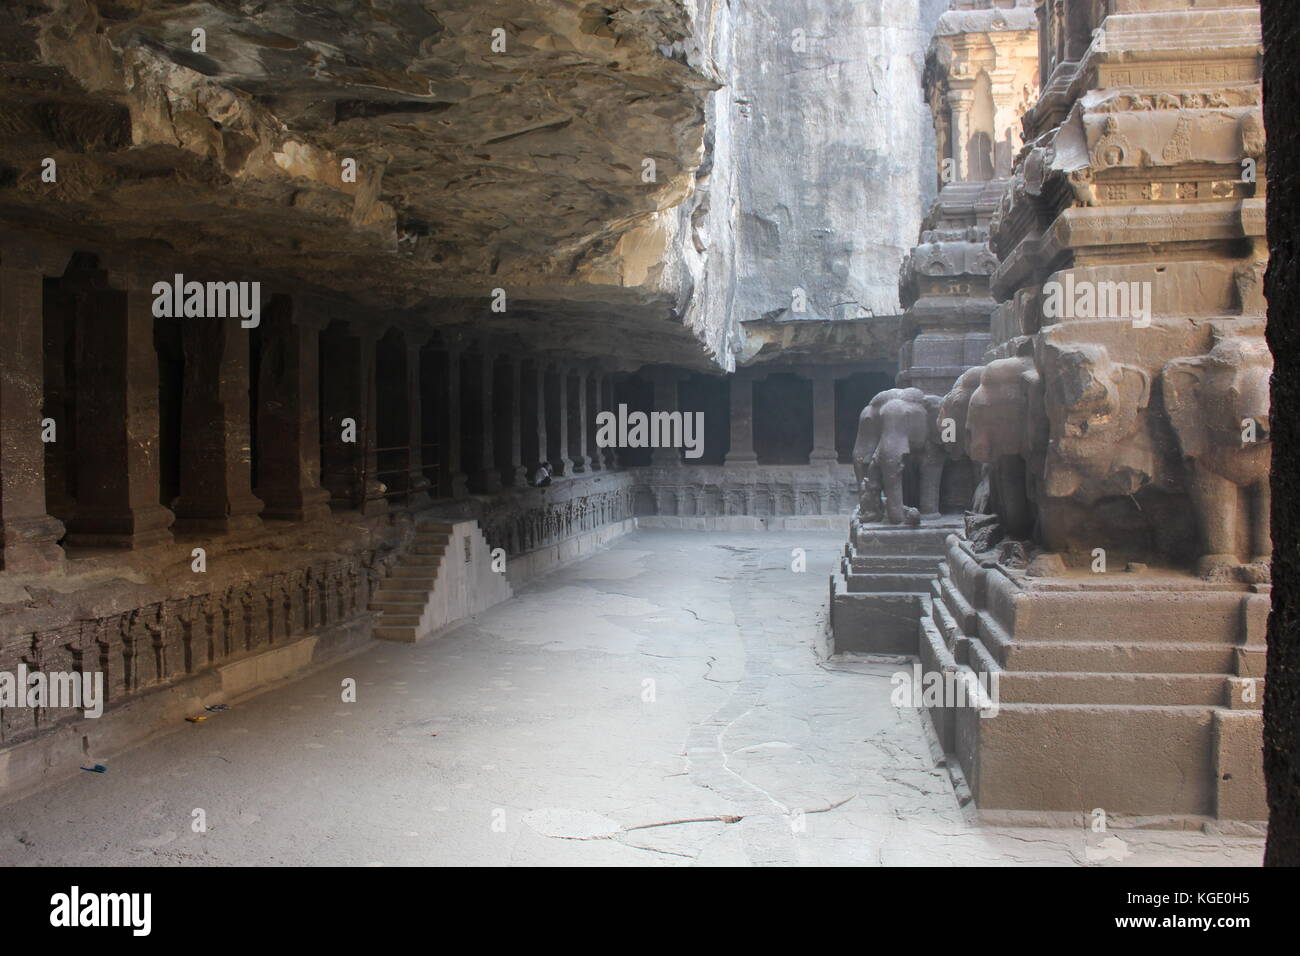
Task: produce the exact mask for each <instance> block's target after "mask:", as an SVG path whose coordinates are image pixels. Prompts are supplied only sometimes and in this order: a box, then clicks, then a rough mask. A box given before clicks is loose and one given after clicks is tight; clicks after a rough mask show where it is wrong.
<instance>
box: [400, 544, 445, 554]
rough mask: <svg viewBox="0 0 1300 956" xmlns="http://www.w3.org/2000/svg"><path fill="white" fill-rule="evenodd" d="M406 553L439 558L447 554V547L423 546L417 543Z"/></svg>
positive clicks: (436, 545) (439, 545)
mask: <svg viewBox="0 0 1300 956" xmlns="http://www.w3.org/2000/svg"><path fill="white" fill-rule="evenodd" d="M407 553H408V554H428V555H434V556H436V557H439V558H441V557H442V556H443V555H444V554H446V553H447V546H446V545H445V544H424V543H423V542H420V541H417V542H415V543H414V544H412V545H411V550H410V551H409V552H407Z"/></svg>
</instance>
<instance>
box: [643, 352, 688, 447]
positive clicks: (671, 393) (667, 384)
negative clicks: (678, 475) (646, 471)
mask: <svg viewBox="0 0 1300 956" xmlns="http://www.w3.org/2000/svg"><path fill="white" fill-rule="evenodd" d="M651 380H652V382H653V383H654V410H655V411H656V412H675V411H677V377H676V374H675V373H674V372H673V371H672V370H671V369H664V368H660V369H655V371H654V374H653V376H652V379H651ZM681 463H682V455H681V449H679V448H654V449H651V451H650V464H652V465H660V466H664V465H667V466H673V465H680V464H681Z"/></svg>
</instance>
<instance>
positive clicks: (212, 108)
mask: <svg viewBox="0 0 1300 956" xmlns="http://www.w3.org/2000/svg"><path fill="white" fill-rule="evenodd" d="M718 17H719V13H718V11H717V10H715V9H714V5H713V4H711V3H703V4H695V3H690V4H687V3H682V2H673V0H630V2H623V3H619V4H617V5H616V6H615V7H611V8H605V7H602V6H600V5H598V4H582V3H561V2H526V0H521V2H515V3H505V4H497V5H495V7H494V9H493V10H492V11H491V12H490V13H488V12H485V11H484V10H483V9H482V5H481V4H478V3H476V2H471V0H462V2H455V0H453V2H449V3H439V4H437V5H436V10H435V9H434V8H433V5H427V4H418V3H381V4H368V3H367V4H362V3H356V2H352V0H329V2H323V3H316V4H311V5H304V4H279V3H276V4H266V3H229V2H211V3H192V4H186V5H184V6H180V7H178V6H176V5H174V4H169V3H162V2H150V0H146V2H142V3H136V4H128V5H124V4H118V3H83V2H74V3H62V2H53V0H52V2H51V3H50V4H48V5H47V6H46V7H44V8H43V7H42V5H40V4H29V5H23V6H18V7H14V6H9V7H7V8H6V10H4V11H3V12H2V13H0V33H2V34H3V38H4V43H5V48H6V52H7V57H6V59H7V60H9V61H11V66H10V68H9V69H8V70H6V72H5V75H4V77H3V80H0V98H2V99H3V103H4V109H3V113H4V120H3V129H2V132H3V134H4V135H3V136H2V137H0V139H2V140H3V147H0V148H2V150H3V151H2V152H0V168H2V169H3V173H2V175H0V184H3V187H2V193H0V211H3V213H4V214H5V215H6V216H7V217H8V218H10V219H11V220H23V219H26V220H27V221H29V222H30V223H31V224H32V225H40V226H45V227H49V228H51V229H52V230H54V231H58V230H59V228H60V225H61V224H64V223H68V222H83V223H89V222H94V223H96V229H95V231H94V233H93V235H92V234H90V233H89V232H88V233H87V238H95V237H98V238H100V239H101V240H104V241H107V240H113V241H116V242H119V243H120V242H123V241H125V242H143V243H148V244H151V245H152V252H153V256H152V258H154V259H155V260H161V259H162V258H164V257H166V256H168V255H171V256H175V257H176V258H178V259H179V258H184V259H187V260H192V259H199V260H202V261H205V262H210V263H212V265H213V268H214V270H217V271H220V272H221V273H222V275H223V276H224V275H228V274H237V275H245V274H250V273H253V272H254V271H255V272H256V276H250V277H256V278H261V279H263V280H266V281H279V282H281V283H282V284H284V285H285V286H293V287H296V288H303V287H308V288H312V287H315V288H318V289H320V290H321V291H325V292H331V293H345V294H346V295H347V296H348V297H349V298H351V299H353V300H355V301H357V302H359V303H364V304H365V305H367V306H369V307H371V308H374V307H378V308H382V309H404V310H407V309H417V310H424V311H427V312H430V313H433V314H436V317H437V318H442V319H445V318H446V317H447V316H449V315H450V316H457V315H460V316H462V317H465V316H468V317H478V316H479V314H480V313H482V314H484V315H485V316H487V317H490V313H488V311H487V303H488V302H489V299H490V297H491V294H492V291H493V290H494V289H496V288H502V289H505V290H506V292H507V294H508V296H509V301H510V310H509V311H508V312H507V313H505V315H507V316H509V318H510V319H512V320H513V321H515V322H518V323H525V322H527V321H528V318H529V316H530V314H535V313H538V312H542V313H548V314H550V315H551V316H552V317H558V316H559V315H561V314H563V312H564V311H565V310H564V309H562V308H561V307H560V306H559V305H558V303H560V302H562V301H564V300H572V301H574V302H575V303H576V305H575V306H574V308H573V309H572V310H571V311H572V312H574V313H578V314H581V313H582V312H583V311H584V310H586V311H589V312H590V313H591V314H592V315H593V316H595V315H597V314H600V315H601V316H602V317H603V318H604V319H605V320H606V322H608V320H609V319H610V315H609V313H610V312H613V311H617V312H618V313H619V314H620V315H621V317H622V318H623V320H624V321H626V322H627V323H628V324H629V325H631V326H634V327H635V326H636V325H637V324H644V323H647V322H651V321H656V320H657V324H658V325H663V324H664V322H663V320H664V319H668V318H675V319H676V320H677V323H678V324H681V322H682V320H683V318H684V316H683V313H684V311H685V309H684V307H683V303H684V302H686V301H688V300H689V298H690V293H691V291H692V290H691V288H690V283H689V281H687V280H688V279H689V276H690V273H691V270H690V268H689V267H688V266H687V265H686V264H685V263H683V262H682V261H681V259H682V257H681V256H680V255H679V253H678V251H677V247H678V246H679V245H680V244H681V242H682V239H683V236H682V230H683V227H684V226H685V225H686V224H687V223H689V218H688V217H689V215H690V214H691V213H692V212H694V211H695V208H694V205H693V204H692V205H688V206H686V207H684V206H683V203H684V200H686V199H687V198H688V197H690V196H691V195H692V194H693V192H694V190H695V188H696V185H697V180H698V179H701V178H706V177H707V175H708V172H709V165H710V162H711V160H710V155H709V152H710V150H709V144H708V122H707V118H708V109H709V106H710V103H711V97H712V95H713V91H714V90H716V89H718V88H719V86H720V85H721V83H722V77H721V76H720V75H719V74H718V72H717V67H716V64H715V62H714V59H713V55H712V52H711V51H710V50H709V49H708V48H707V45H708V43H709V42H710V39H711V38H716V39H717V40H719V41H722V40H725V39H727V38H728V36H727V35H726V34H725V33H721V32H719V31H716V30H715V22H714V21H716V20H717V19H718ZM702 44H704V45H703V46H702ZM46 158H51V159H53V160H54V161H55V162H56V163H57V164H58V165H57V181H55V182H46V181H43V180H42V175H41V174H42V172H43V166H42V161H43V160H44V159H46ZM650 161H652V162H653V167H651V166H650V165H649V162H650ZM353 165H354V166H355V176H353V175H352V169H351V168H350V167H352V166H353ZM64 231H66V229H65V230H64ZM697 271H698V269H697ZM614 307H617V309H615V308H614ZM694 319H695V322H696V324H695V327H694V328H691V329H690V330H689V331H690V332H693V333H694V336H683V337H680V338H679V339H678V340H677V344H678V346H680V344H681V342H682V340H683V339H689V338H691V337H694V338H697V339H702V340H704V342H705V343H706V345H707V344H708V343H709V342H710V340H711V339H720V333H719V328H720V326H721V324H722V321H723V320H722V318H720V317H713V318H712V319H710V320H707V321H706V320H705V319H704V318H703V317H702V315H700V314H698V313H697V314H696V315H695V317H694ZM710 322H712V323H713V324H714V325H715V326H717V328H713V329H710V328H709V325H710ZM555 331H556V333H557V334H558V335H560V336H563V335H564V333H565V328H564V327H563V326H562V325H559V326H558V327H557V328H556V329H555ZM655 331H656V333H657V334H658V337H660V338H664V337H665V336H664V332H665V330H663V329H656V330H655ZM667 340H668V342H669V343H672V342H673V338H672V336H671V335H668V336H667ZM557 344H558V343H557ZM625 344H626V343H625Z"/></svg>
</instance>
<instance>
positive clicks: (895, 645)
mask: <svg viewBox="0 0 1300 956" xmlns="http://www.w3.org/2000/svg"><path fill="white" fill-rule="evenodd" d="M961 529H962V519H961V518H960V517H953V516H945V517H943V518H939V519H936V520H930V521H925V522H922V524H921V525H919V526H917V527H906V526H901V525H887V524H877V523H863V522H861V521H859V520H858V519H857V517H856V516H855V517H854V519H853V522H852V524H851V525H850V530H849V541H848V543H847V544H846V545H845V546H844V556H843V557H842V558H841V559H840V570H839V573H838V574H833V575H831V581H830V593H831V602H830V603H831V621H830V623H831V634H832V640H833V643H834V652H835V653H837V654H842V653H846V652H848V653H860V654H867V653H874V654H915V653H916V652H917V632H916V619H917V616H918V614H919V613H920V606H921V601H922V599H923V598H924V597H925V595H927V594H929V593H930V585H931V582H933V581H934V579H935V577H936V576H937V575H938V573H939V563H940V562H941V561H942V560H943V555H944V549H945V547H946V544H945V542H946V540H947V538H948V535H950V534H954V533H959V532H960V531H961Z"/></svg>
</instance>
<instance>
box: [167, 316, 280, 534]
mask: <svg viewBox="0 0 1300 956" xmlns="http://www.w3.org/2000/svg"><path fill="white" fill-rule="evenodd" d="M178 321H180V322H182V323H183V325H182V327H181V341H182V344H183V347H184V350H185V385H184V391H183V394H182V398H181V492H180V497H179V498H178V499H177V501H176V528H177V530H182V529H184V530H187V531H213V532H227V531H238V530H246V529H249V528H256V527H257V526H259V525H260V524H261V523H262V519H261V518H260V517H259V515H260V514H261V512H262V508H263V505H262V502H261V500H260V499H258V498H256V497H254V495H253V487H252V465H253V462H252V447H251V446H252V435H251V431H250V427H249V403H248V374H249V372H248V366H249V330H248V329H245V328H242V327H241V326H240V321H239V319H238V318H227V319H221V318H185V319H180V320H178Z"/></svg>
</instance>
